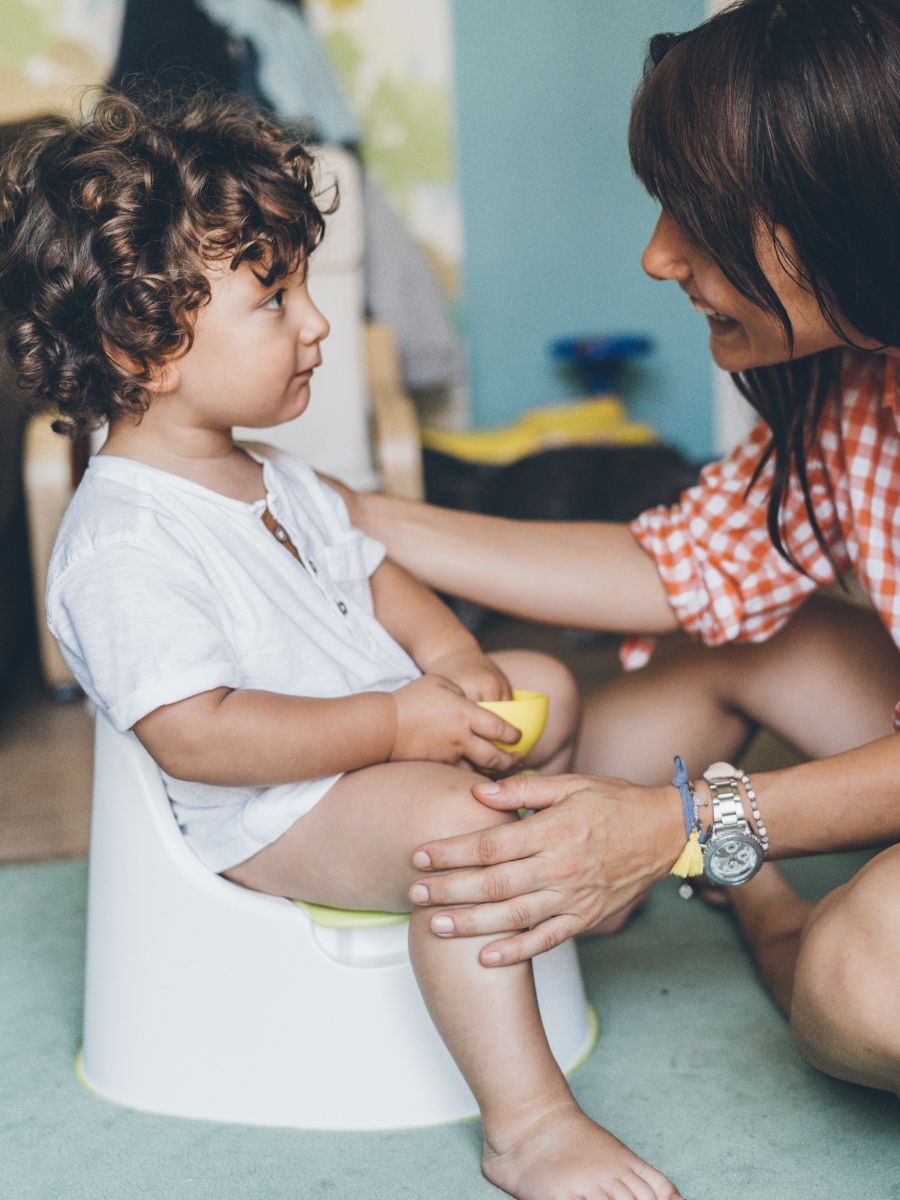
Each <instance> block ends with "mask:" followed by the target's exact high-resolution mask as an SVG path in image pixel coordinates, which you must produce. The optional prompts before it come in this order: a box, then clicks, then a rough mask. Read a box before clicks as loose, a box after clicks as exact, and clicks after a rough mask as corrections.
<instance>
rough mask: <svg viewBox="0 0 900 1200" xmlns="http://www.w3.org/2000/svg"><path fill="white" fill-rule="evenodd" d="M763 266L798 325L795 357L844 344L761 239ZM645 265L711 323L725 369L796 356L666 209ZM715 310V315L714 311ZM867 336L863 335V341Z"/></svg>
mask: <svg viewBox="0 0 900 1200" xmlns="http://www.w3.org/2000/svg"><path fill="white" fill-rule="evenodd" d="M757 253H758V258H759V265H760V267H761V269H762V272H763V274H764V275H765V277H766V279H767V280H768V281H769V283H770V285H771V286H772V288H773V289H774V291H775V294H776V295H777V296H778V298H779V300H780V301H781V303H782V304H783V305H784V307H785V310H786V311H787V314H788V316H789V317H790V320H791V325H792V326H793V330H794V354H793V357H794V358H803V357H805V356H806V355H808V354H816V353H818V352H819V351H820V350H827V349H829V348H830V347H832V346H839V345H841V344H842V343H841V339H840V338H839V337H838V336H837V334H836V333H835V332H834V330H833V329H832V328H831V326H830V325H829V324H828V322H827V321H826V320H825V318H824V316H823V315H822V312H821V310H820V309H819V305H818V302H817V301H816V298H815V297H814V296H813V295H812V294H811V293H810V292H808V291H806V290H805V289H804V288H802V287H800V285H799V284H798V283H797V282H796V280H794V279H793V278H792V277H791V275H790V274H789V273H788V272H787V271H786V270H785V268H784V266H783V265H782V264H781V262H780V261H779V260H778V256H777V255H776V253H775V249H774V247H773V246H771V245H768V244H763V243H761V244H760V246H759V247H758V250H757ZM641 265H642V266H643V268H644V270H645V271H646V272H647V274H648V275H650V276H652V277H653V278H654V279H672V280H675V281H676V282H677V283H678V284H679V286H680V287H681V288H682V290H683V291H685V292H687V294H688V297H689V298H690V300H691V301H692V302H693V304H694V307H695V308H696V309H697V310H698V311H699V312H704V313H705V314H706V316H707V321H708V323H709V331H710V339H709V347H710V352H711V353H712V356H713V358H714V359H715V361H716V362H717V363H718V365H719V366H720V367H722V369H723V370H725V371H748V370H752V369H753V368H755V367H765V366H772V365H774V364H775V363H783V362H786V361H787V360H788V358H789V357H790V355H789V353H788V347H787V343H786V341H785V336H784V330H783V328H782V326H781V323H780V322H779V321H778V320H776V318H775V317H772V316H770V315H769V314H768V313H766V312H763V310H762V309H761V308H759V307H758V306H757V305H755V304H753V303H752V302H751V301H750V300H748V299H747V298H746V297H745V296H742V295H741V293H740V292H739V291H737V289H736V288H734V287H733V286H732V285H731V284H730V283H729V282H728V280H727V279H726V278H725V276H724V275H723V274H722V271H721V270H720V268H719V267H718V265H717V264H716V262H715V261H714V260H713V259H711V258H710V257H709V256H708V255H706V254H704V253H703V251H702V250H700V249H698V248H697V246H695V245H694V243H693V242H692V241H691V240H690V239H689V238H688V237H687V236H686V234H685V233H684V231H683V230H682V229H681V227H680V226H679V225H678V224H677V223H676V222H675V221H674V220H673V219H672V218H671V217H670V216H669V215H668V214H667V213H665V212H663V213H662V214H661V215H660V218H659V221H658V222H657V225H656V228H655V229H654V231H653V236H652V237H651V239H650V241H649V243H648V244H647V248H646V249H645V250H644V254H643V257H642V259H641ZM711 311H712V312H715V314H716V315H715V316H713V315H710V312H711ZM864 341H865V339H862V338H861V337H860V344H863V343H864Z"/></svg>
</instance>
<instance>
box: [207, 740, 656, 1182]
mask: <svg viewBox="0 0 900 1200" xmlns="http://www.w3.org/2000/svg"><path fill="white" fill-rule="evenodd" d="M474 778H475V776H474V774H473V773H471V772H469V771H467V770H464V769H461V768H455V767H445V766H441V765H439V764H435V763H390V764H384V765H382V766H376V767H369V768H367V769H365V770H362V771H356V772H353V773H352V774H350V775H346V776H344V777H343V778H342V779H341V780H340V781H339V782H338V783H337V784H336V785H335V786H334V787H333V788H332V789H331V791H330V792H329V793H328V794H327V795H326V796H325V797H324V798H323V799H322V800H321V801H320V802H319V803H318V804H317V805H316V807H315V808H314V809H313V810H312V811H311V812H310V813H308V814H307V815H306V816H305V817H302V818H301V819H300V820H299V821H297V823H296V824H295V825H294V826H293V827H292V828H291V829H289V830H288V832H287V833H285V834H284V835H283V836H282V837H281V838H279V839H278V841H277V842H274V843H273V844H272V845H271V846H268V847H266V848H265V849H264V850H262V851H260V853H259V854H256V855H254V857H253V858H251V859H248V860H247V861H246V862H245V863H242V864H240V865H239V866H237V867H235V868H233V869H232V870H230V871H227V872H225V874H226V875H227V876H228V877H229V878H231V879H233V880H235V881H236V882H238V883H243V884H244V885H245V886H247V887H252V888H256V889H257V890H260V891H266V892H272V893H276V894H281V895H288V896H296V897H302V898H303V899H307V900H311V901H315V902H318V903H322V904H330V905H335V906H347V907H354V908H378V909H385V910H393V911H408V909H409V902H408V900H407V889H408V888H409V886H410V884H411V883H412V881H413V879H414V878H415V877H416V874H417V872H416V871H415V869H414V868H413V866H412V864H411V861H410V855H411V852H412V849H413V848H414V847H415V846H416V845H418V844H420V843H421V842H423V841H426V840H428V839H429V838H433V837H441V836H448V835H451V834H455V833H464V832H467V831H474V830H479V829H484V828H486V827H488V826H489V825H492V824H501V823H504V822H505V821H507V820H510V819H512V818H510V817H509V814H506V813H498V812H494V811H492V810H488V809H486V808H484V807H483V806H482V805H480V804H478V802H477V801H476V800H475V799H474V798H473V797H472V795H471V791H470V789H471V786H472V782H473V780H474ZM430 916H431V914H430V912H429V910H427V909H423V910H418V911H416V912H414V913H413V914H412V917H411V919H410V954H411V957H412V961H413V965H414V968H415V971H416V975H417V978H418V980H419V984H420V986H421V988H422V993H423V995H424V997H425V1000H426V1003H427V1004H428V1007H429V1011H430V1012H431V1015H432V1018H433V1020H434V1022H435V1025H436V1026H437V1028H438V1030H439V1031H440V1033H441V1036H442V1037H443V1039H444V1041H445V1042H446V1044H447V1046H448V1048H449V1050H450V1052H451V1053H452V1054H453V1056H454V1058H455V1059H456V1061H457V1062H458V1064H459V1066H460V1069H461V1070H462V1072H463V1074H464V1076H465V1077H466V1079H467V1081H468V1083H469V1086H470V1087H471V1088H472V1091H473V1092H474V1094H475V1096H476V1098H477V1100H478V1103H479V1106H480V1108H481V1112H482V1119H483V1126H484V1136H485V1154H484V1160H483V1166H484V1170H485V1174H486V1175H487V1176H488V1178H489V1179H491V1181H492V1182H494V1183H495V1184H497V1185H498V1186H500V1187H502V1188H505V1189H506V1190H507V1191H509V1192H511V1193H512V1194H513V1195H515V1196H517V1197H519V1198H520V1200H547V1197H549V1196H570V1195H571V1196H582V1197H590V1198H591V1200H594V1198H597V1200H601V1198H605V1197H607V1196H608V1195H613V1196H615V1197H616V1198H617V1200H618V1198H620V1197H621V1198H622V1200H668V1198H669V1197H674V1196H676V1195H677V1193H676V1192H675V1189H674V1188H673V1187H672V1185H671V1184H670V1183H669V1182H668V1181H667V1180H666V1179H665V1178H664V1177H663V1176H662V1175H660V1174H659V1172H657V1171H655V1170H653V1168H651V1167H649V1166H648V1165H647V1164H646V1163H644V1162H643V1161H642V1160H641V1159H639V1158H638V1157H637V1156H636V1155H634V1154H632V1153H631V1151H630V1150H628V1149H627V1147H625V1146H623V1145H622V1143H621V1142H619V1141H618V1140H617V1139H616V1138H614V1137H613V1136H612V1135H611V1134H609V1133H607V1132H606V1131H605V1130H603V1129H601V1128H600V1127H599V1126H598V1125H596V1124H595V1123H594V1122H593V1121H591V1120H590V1119H589V1118H588V1117H586V1116H585V1115H584V1114H583V1113H582V1112H581V1111H580V1109H579V1108H578V1107H577V1105H576V1104H575V1101H574V1100H573V1098H572V1095H571V1092H570V1091H569V1088H568V1085H567V1084H566V1081H565V1079H564V1077H563V1075H562V1073H561V1072H560V1070H559V1068H558V1066H557V1065H556V1062H555V1060H554V1059H553V1056H552V1055H551V1053H550V1049H549V1047H548V1045H547V1040H546V1037H545V1035H544V1031H543V1027H542V1025H541V1021H540V1016H539V1014H538V1009H537V1002H536V998H535V993H534V985H533V982H532V974H531V968H530V965H529V964H527V963H520V964H518V965H516V966H513V967H509V968H503V969H502V970H496V971H495V970H488V969H485V968H484V967H482V966H481V965H480V963H479V962H478V953H479V951H480V949H481V948H482V946H483V945H484V944H485V942H486V941H488V940H489V939H488V938H465V939H442V938H438V937H435V936H434V934H433V933H432V932H431V930H430V928H429V920H430ZM492 936H496V935H492Z"/></svg>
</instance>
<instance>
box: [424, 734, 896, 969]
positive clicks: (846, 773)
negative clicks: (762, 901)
mask: <svg viewBox="0 0 900 1200" xmlns="http://www.w3.org/2000/svg"><path fill="white" fill-rule="evenodd" d="M753 786H754V789H755V791H756V794H757V797H758V800H759V808H760V812H761V814H762V817H763V820H764V821H765V823H766V826H767V828H768V833H769V857H770V858H774V859H778V858H787V857H791V856H794V855H803V854H817V853H824V852H828V851H836V850H850V849H858V848H860V847H866V846H881V845H887V844H890V843H893V842H897V841H900V736H898V735H897V734H893V735H891V736H890V737H886V738H880V739H879V740H878V741H875V742H870V743H868V744H867V745H865V746H860V747H858V748H856V749H854V750H848V751H846V752H845V753H843V754H838V755H834V756H832V757H830V758H824V759H820V760H818V761H817V762H810V763H803V764H802V765H800V766H796V767H788V768H785V769H783V770H779V771H766V772H763V773H760V774H755V775H754V777H753ZM698 787H699V788H700V789H701V790H702V789H703V788H705V785H704V784H702V783H700V784H698ZM474 792H475V795H476V796H477V798H478V799H479V800H480V801H481V802H482V803H483V804H486V805H488V806H489V807H491V808H498V809H505V810H513V809H517V808H520V807H526V808H532V809H537V810H539V811H537V812H535V813H534V815H533V816H529V817H527V818H526V819H525V820H524V821H518V822H516V823H514V824H511V825H501V826H494V827H492V828H490V829H487V830H484V831H483V832H481V833H475V834H469V835H464V836H461V837H456V838H448V839H445V840H444V841H437V842H429V843H427V844H426V845H424V846H420V847H419V848H418V849H417V850H416V851H415V853H414V856H413V863H414V865H415V866H417V867H418V868H419V869H420V870H423V871H428V870H432V871H449V874H443V875H434V876H429V875H426V876H425V877H423V878H421V879H420V880H418V881H417V882H416V883H415V884H414V885H413V888H412V889H411V892H410V896H411V898H412V900H413V901H414V902H415V903H418V904H426V905H432V906H441V905H451V904H452V905H474V906H475V907H472V908H453V909H450V910H445V911H439V912H436V913H435V914H434V916H433V918H432V921H435V920H438V919H440V920H441V921H442V922H445V923H446V922H448V921H449V922H450V923H451V926H452V928H451V927H449V926H447V925H446V924H444V926H443V927H442V928H441V929H440V932H441V933H442V934H443V935H444V936H454V935H458V936H471V935H474V934H479V935H482V934H486V933H487V934H490V933H500V932H502V931H504V930H507V929H511V928H518V929H524V930H525V932H523V933H518V934H515V935H514V936H512V937H507V938H503V939H501V940H500V941H497V942H493V943H491V944H489V945H487V946H485V947H484V948H483V949H482V951H481V961H482V962H483V963H484V964H485V965H487V966H496V965H506V964H509V963H514V962H519V961H521V960H522V959H525V958H530V957H531V956H532V955H534V954H539V953H541V952H542V951H544V950H548V949H549V948H550V947H551V946H554V945H556V944H557V943H558V942H560V941H563V940H564V939H565V938H567V937H572V936H573V935H575V934H578V933H582V932H584V931H585V930H587V929H590V928H591V927H592V926H593V925H596V924H597V922H598V921H601V920H603V919H604V918H605V917H608V916H612V915H613V914H614V913H616V912H617V911H618V910H619V909H621V908H624V907H625V905H626V904H628V903H629V902H630V901H631V900H633V899H635V898H636V897H637V896H638V895H639V894H640V892H641V891H643V890H644V889H645V888H646V887H647V886H648V885H649V884H651V883H653V882H656V881H657V880H660V879H664V878H665V877H666V875H667V874H668V872H669V869H670V867H671V865H672V863H674V861H675V859H676V857H677V856H678V853H679V851H680V850H681V848H682V846H683V844H684V823H683V820H682V817H681V802H680V799H679V797H678V793H677V791H676V790H675V788H674V787H660V788H649V787H638V786H636V785H634V784H629V783H626V782H625V781H623V780H621V779H603V778H598V777H595V776H576V775H569V776H559V777H556V778H552V777H540V776H526V775H519V776H514V777H513V778H511V779H505V780H502V781H500V782H498V783H482V784H478V785H477V786H476V787H475V789H474ZM701 814H702V816H703V819H704V822H705V824H706V826H707V827H708V825H709V821H710V819H711V812H710V808H709V806H706V807H705V808H701ZM459 868H464V869H459ZM433 927H434V926H433ZM435 932H438V930H437V929H435ZM492 954H496V955H498V956H499V957H498V958H497V959H491V958H490V957H487V956H489V955H492Z"/></svg>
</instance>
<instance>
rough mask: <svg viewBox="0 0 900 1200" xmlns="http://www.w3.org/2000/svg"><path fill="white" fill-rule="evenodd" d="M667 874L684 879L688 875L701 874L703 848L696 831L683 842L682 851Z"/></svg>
mask: <svg viewBox="0 0 900 1200" xmlns="http://www.w3.org/2000/svg"><path fill="white" fill-rule="evenodd" d="M669 874H670V875H681V876H682V878H684V879H686V878H687V877H688V876H690V875H702V874H703V847H702V846H701V845H700V835H699V833H698V832H697V830H696V829H695V830H694V832H693V833H692V834H691V836H690V837H689V838H688V840H687V841H686V842H685V844H684V849H683V850H682V852H681V853H680V854H679V855H678V858H677V859H676V860H675V863H674V865H673V867H672V869H671V871H670V872H669Z"/></svg>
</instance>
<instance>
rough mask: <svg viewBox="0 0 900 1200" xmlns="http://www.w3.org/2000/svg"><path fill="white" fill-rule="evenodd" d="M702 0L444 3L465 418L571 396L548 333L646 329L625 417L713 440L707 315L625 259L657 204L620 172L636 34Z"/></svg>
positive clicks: (700, 13)
mask: <svg viewBox="0 0 900 1200" xmlns="http://www.w3.org/2000/svg"><path fill="white" fill-rule="evenodd" d="M704 10H705V5H704V4H703V2H702V0H453V19H454V42H455V45H454V51H455V58H456V73H457V79H456V85H457V86H456V94H457V105H458V113H457V121H458V145H459V178H460V188H461V196H462V210H463V229H464V246H465V254H464V274H463V291H464V300H463V309H462V312H463V324H464V332H465V336H466V338H467V344H468V355H469V379H470V386H471V393H472V408H473V416H474V421H475V424H477V425H479V426H485V425H494V424H502V423H504V422H506V421H509V420H513V419H515V417H516V415H517V414H518V413H520V412H521V411H522V410H523V409H527V408H530V407H532V406H533V405H535V404H544V403H548V402H552V401H554V400H559V399H563V398H565V397H567V396H576V395H579V394H580V391H579V388H578V385H577V383H576V382H574V381H572V380H569V379H567V378H566V377H565V375H564V374H562V373H561V372H560V371H559V369H558V368H557V367H556V366H554V364H553V363H552V362H551V360H550V357H549V355H548V353H547V344H548V342H550V341H551V340H553V339H554V338H557V337H561V336H565V335H567V334H579V333H593V332H607V331H615V330H628V331H635V332H646V333H648V334H650V335H651V336H652V337H653V339H654V341H655V342H656V350H655V352H654V353H653V355H652V357H650V358H648V359H646V360H645V362H644V364H643V365H641V366H640V367H636V368H634V369H633V370H629V372H628V375H627V377H626V385H625V388H624V389H623V390H624V393H625V396H626V399H627V400H628V405H629V410H630V412H631V414H632V415H633V416H634V417H635V418H636V419H638V420H642V421H648V422H650V423H651V424H653V425H654V426H655V428H656V429H657V430H658V431H659V432H660V433H661V434H662V435H663V436H664V437H666V438H667V439H669V440H672V441H674V442H676V443H678V444H679V445H680V446H682V447H683V448H684V449H685V450H687V451H688V452H689V453H690V454H692V455H694V456H701V455H705V454H707V453H709V452H710V450H711V447H712V435H711V404H712V398H711V383H710V361H709V354H708V351H707V348H706V343H707V327H706V322H705V321H704V319H703V318H702V317H701V316H699V315H698V314H697V313H694V312H693V311H692V310H691V308H690V306H689V304H688V301H687V299H686V298H685V297H684V295H683V294H682V293H681V292H680V291H679V290H678V288H677V285H676V284H674V283H655V282H654V281H652V280H650V279H648V278H646V276H644V274H643V272H642V271H641V269H640V264H639V258H640V254H641V250H642V249H643V246H644V245H645V243H646V241H647V238H648V237H649V235H650V232H651V230H652V228H653V224H654V221H655V219H656V205H655V204H654V202H653V201H651V200H650V198H649V197H648V196H647V195H646V194H645V193H644V191H643V189H642V188H641V186H640V184H639V183H638V182H637V180H636V179H635V178H634V176H633V175H632V173H631V168H630V165H629V162H628V151H627V144H626V143H627V126H628V110H629V105H630V101H631V96H632V92H633V90H634V87H635V85H636V83H637V81H638V79H639V77H640V72H641V66H642V63H643V57H644V52H645V48H646V43H647V40H648V38H649V37H650V36H651V35H652V34H653V33H657V32H659V31H661V30H680V29H688V28H690V27H691V26H693V25H695V24H697V23H698V22H699V21H701V20H702V19H703V17H704Z"/></svg>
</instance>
